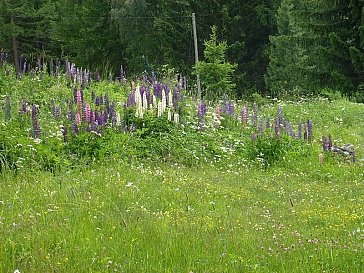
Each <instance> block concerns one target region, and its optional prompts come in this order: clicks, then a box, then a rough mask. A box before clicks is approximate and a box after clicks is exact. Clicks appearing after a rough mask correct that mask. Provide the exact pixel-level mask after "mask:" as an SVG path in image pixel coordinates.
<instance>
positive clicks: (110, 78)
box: [109, 73, 113, 82]
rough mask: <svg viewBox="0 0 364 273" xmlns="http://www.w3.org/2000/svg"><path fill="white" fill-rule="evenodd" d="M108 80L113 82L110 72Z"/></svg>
mask: <svg viewBox="0 0 364 273" xmlns="http://www.w3.org/2000/svg"><path fill="white" fill-rule="evenodd" d="M109 82H113V80H112V74H111V73H110V74H109Z"/></svg>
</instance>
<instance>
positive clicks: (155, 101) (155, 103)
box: [153, 95, 157, 107]
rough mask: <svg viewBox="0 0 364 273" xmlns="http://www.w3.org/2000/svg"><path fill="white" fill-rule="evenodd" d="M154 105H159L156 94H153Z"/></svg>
mask: <svg viewBox="0 0 364 273" xmlns="http://www.w3.org/2000/svg"><path fill="white" fill-rule="evenodd" d="M153 105H154V107H157V99H156V97H155V96H154V95H153Z"/></svg>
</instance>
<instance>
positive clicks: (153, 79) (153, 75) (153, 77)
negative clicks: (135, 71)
mask: <svg viewBox="0 0 364 273" xmlns="http://www.w3.org/2000/svg"><path fill="white" fill-rule="evenodd" d="M155 80H156V77H155V72H154V71H152V82H155Z"/></svg>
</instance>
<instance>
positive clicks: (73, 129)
mask: <svg viewBox="0 0 364 273" xmlns="http://www.w3.org/2000/svg"><path fill="white" fill-rule="evenodd" d="M71 128H72V135H77V134H78V124H77V123H76V122H74V123H73V124H72V126H71Z"/></svg>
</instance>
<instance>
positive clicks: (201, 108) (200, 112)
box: [197, 100, 207, 120]
mask: <svg viewBox="0 0 364 273" xmlns="http://www.w3.org/2000/svg"><path fill="white" fill-rule="evenodd" d="M206 112H207V107H206V103H205V101H204V100H201V103H200V105H199V106H198V111H197V116H198V118H199V120H202V119H203V116H204V115H205V114H206Z"/></svg>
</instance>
